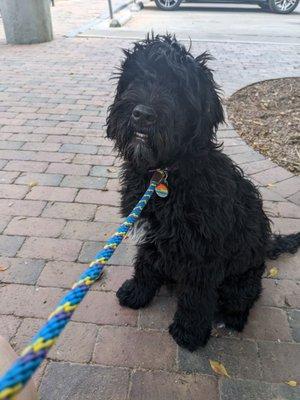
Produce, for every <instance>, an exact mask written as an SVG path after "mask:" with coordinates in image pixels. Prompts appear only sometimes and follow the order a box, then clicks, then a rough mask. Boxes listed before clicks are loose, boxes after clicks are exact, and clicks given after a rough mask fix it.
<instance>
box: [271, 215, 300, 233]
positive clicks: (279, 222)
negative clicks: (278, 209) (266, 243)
mask: <svg viewBox="0 0 300 400" xmlns="http://www.w3.org/2000/svg"><path fill="white" fill-rule="evenodd" d="M271 221H272V222H273V227H272V231H273V232H275V233H281V234H283V233H284V234H286V235H287V234H290V233H295V232H299V229H300V219H296V218H274V217H272V218H271Z"/></svg>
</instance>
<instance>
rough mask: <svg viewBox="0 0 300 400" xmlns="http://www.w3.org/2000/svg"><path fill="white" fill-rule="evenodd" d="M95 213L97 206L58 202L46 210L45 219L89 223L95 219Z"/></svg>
mask: <svg viewBox="0 0 300 400" xmlns="http://www.w3.org/2000/svg"><path fill="white" fill-rule="evenodd" d="M95 212H96V206H95V205H92V204H77V203H59V202H57V203H53V204H50V205H49V206H48V207H46V208H45V210H44V212H43V217H50V218H63V219H71V220H81V221H89V220H92V219H93V217H94V215H95Z"/></svg>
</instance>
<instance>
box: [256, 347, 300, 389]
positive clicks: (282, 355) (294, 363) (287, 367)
mask: <svg viewBox="0 0 300 400" xmlns="http://www.w3.org/2000/svg"><path fill="white" fill-rule="evenodd" d="M258 348H259V355H260V360H261V364H262V365H263V370H262V371H263V380H264V381H267V382H278V383H279V382H287V381H290V380H295V381H299V378H300V364H299V359H300V345H299V344H294V343H278V342H259V343H258Z"/></svg>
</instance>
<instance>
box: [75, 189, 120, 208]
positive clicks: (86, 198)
mask: <svg viewBox="0 0 300 400" xmlns="http://www.w3.org/2000/svg"><path fill="white" fill-rule="evenodd" d="M76 201H78V202H79V203H89V204H101V205H107V206H118V205H119V204H120V194H119V192H113V191H110V192H104V191H99V190H94V189H81V190H80V191H79V193H78V195H77V197H76Z"/></svg>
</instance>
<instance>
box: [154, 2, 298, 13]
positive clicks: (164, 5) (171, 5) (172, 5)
mask: <svg viewBox="0 0 300 400" xmlns="http://www.w3.org/2000/svg"><path fill="white" fill-rule="evenodd" d="M181 1H182V0H155V4H156V5H157V7H158V8H160V9H161V10H164V11H174V10H177V9H178V8H179V6H180V3H181ZM298 1H299V0H298Z"/></svg>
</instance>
